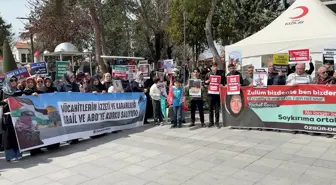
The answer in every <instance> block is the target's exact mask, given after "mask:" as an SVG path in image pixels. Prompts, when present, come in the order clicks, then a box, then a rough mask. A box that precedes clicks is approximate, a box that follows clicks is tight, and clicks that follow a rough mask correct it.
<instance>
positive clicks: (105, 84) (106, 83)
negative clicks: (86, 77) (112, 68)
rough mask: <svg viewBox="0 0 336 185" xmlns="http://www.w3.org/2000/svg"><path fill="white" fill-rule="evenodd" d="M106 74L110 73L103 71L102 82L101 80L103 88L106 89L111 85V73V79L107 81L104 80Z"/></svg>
mask: <svg viewBox="0 0 336 185" xmlns="http://www.w3.org/2000/svg"><path fill="white" fill-rule="evenodd" d="M107 74H110V73H104V75H103V82H102V84H103V85H104V87H105V89H108V88H109V87H111V86H112V85H113V84H112V75H111V74H110V75H111V80H110V81H109V82H108V81H106V75H107Z"/></svg>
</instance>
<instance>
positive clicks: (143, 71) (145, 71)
mask: <svg viewBox="0 0 336 185" xmlns="http://www.w3.org/2000/svg"><path fill="white" fill-rule="evenodd" d="M149 68H150V66H149V64H140V65H139V71H140V73H141V74H142V76H143V77H144V79H150V70H149Z"/></svg>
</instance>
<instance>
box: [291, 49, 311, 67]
mask: <svg viewBox="0 0 336 185" xmlns="http://www.w3.org/2000/svg"><path fill="white" fill-rule="evenodd" d="M288 54H289V64H295V63H308V62H309V61H310V53H309V49H297V50H289V51H288Z"/></svg>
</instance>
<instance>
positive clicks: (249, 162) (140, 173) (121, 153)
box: [0, 125, 336, 185]
mask: <svg viewBox="0 0 336 185" xmlns="http://www.w3.org/2000/svg"><path fill="white" fill-rule="evenodd" d="M335 156H336V141H335V140H334V139H328V138H325V137H322V136H309V135H300V134H297V135H293V134H291V133H283V132H271V131H253V130H251V131H248V130H230V129H228V128H221V129H216V128H210V129H209V128H197V127H196V128H192V129H190V128H187V127H184V128H181V129H169V126H163V127H153V126H151V125H146V126H144V127H141V128H137V129H132V130H126V131H122V132H119V133H117V134H109V135H106V136H103V137H101V138H97V139H87V140H83V141H81V142H80V143H79V144H76V145H71V146H69V145H65V146H62V147H61V148H60V149H59V150H57V151H52V152H46V153H45V154H43V155H40V156H35V157H30V156H26V157H24V158H23V159H22V160H21V161H19V162H17V163H7V162H5V160H4V157H3V153H0V173H1V176H0V185H12V184H19V185H77V184H80V185H220V184H223V185H237V184H238V185H336V157H335Z"/></svg>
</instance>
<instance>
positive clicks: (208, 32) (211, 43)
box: [205, 0, 225, 70]
mask: <svg viewBox="0 0 336 185" xmlns="http://www.w3.org/2000/svg"><path fill="white" fill-rule="evenodd" d="M217 2H218V0H212V1H211V8H210V10H209V13H208V17H207V19H206V23H205V34H206V38H207V42H208V46H209V49H210V51H211V53H212V56H213V57H214V60H215V61H214V62H216V63H217V65H218V66H220V65H221V58H220V56H219V54H218V51H217V49H216V47H215V44H214V40H213V37H212V28H211V26H212V18H213V16H214V13H215V8H216V5H217ZM223 69H224V70H225V68H223Z"/></svg>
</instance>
